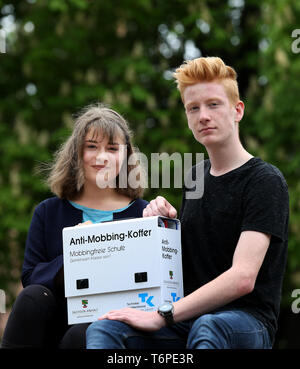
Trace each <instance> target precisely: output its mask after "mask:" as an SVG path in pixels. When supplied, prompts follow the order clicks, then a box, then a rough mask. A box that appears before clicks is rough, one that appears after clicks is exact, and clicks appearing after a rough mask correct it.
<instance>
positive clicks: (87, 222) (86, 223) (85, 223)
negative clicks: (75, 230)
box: [75, 220, 93, 227]
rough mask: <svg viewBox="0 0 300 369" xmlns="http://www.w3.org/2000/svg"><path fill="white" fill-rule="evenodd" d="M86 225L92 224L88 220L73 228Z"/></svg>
mask: <svg viewBox="0 0 300 369" xmlns="http://www.w3.org/2000/svg"><path fill="white" fill-rule="evenodd" d="M88 224H93V222H91V221H90V220H87V221H86V222H83V223H78V224H77V225H76V226H75V227H81V226H85V225H88Z"/></svg>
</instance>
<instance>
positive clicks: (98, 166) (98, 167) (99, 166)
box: [92, 165, 106, 170]
mask: <svg viewBox="0 0 300 369" xmlns="http://www.w3.org/2000/svg"><path fill="white" fill-rule="evenodd" d="M92 168H94V169H96V170H101V169H103V168H106V165H92Z"/></svg>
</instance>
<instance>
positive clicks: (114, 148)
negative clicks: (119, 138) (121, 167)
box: [108, 146, 119, 151]
mask: <svg viewBox="0 0 300 369" xmlns="http://www.w3.org/2000/svg"><path fill="white" fill-rule="evenodd" d="M118 150H119V148H118V147H115V146H111V147H109V148H108V151H118Z"/></svg>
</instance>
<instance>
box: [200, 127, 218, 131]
mask: <svg viewBox="0 0 300 369" xmlns="http://www.w3.org/2000/svg"><path fill="white" fill-rule="evenodd" d="M214 129H216V128H215V127H205V128H202V129H200V132H209V131H212V130H214Z"/></svg>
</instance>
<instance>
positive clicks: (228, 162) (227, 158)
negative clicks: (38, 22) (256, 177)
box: [206, 142, 253, 176]
mask: <svg viewBox="0 0 300 369" xmlns="http://www.w3.org/2000/svg"><path fill="white" fill-rule="evenodd" d="M206 149H207V152H208V156H209V159H210V163H211V169H210V174H211V175H213V176H221V175H223V174H225V173H228V172H230V171H232V170H234V169H236V168H239V167H240V166H242V165H243V164H245V163H246V162H247V161H248V160H250V159H251V158H253V155H251V154H250V153H248V152H247V151H246V150H245V149H244V147H243V146H242V144H241V143H240V142H239V144H237V145H233V146H232V147H231V148H227V147H213V148H206Z"/></svg>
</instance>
